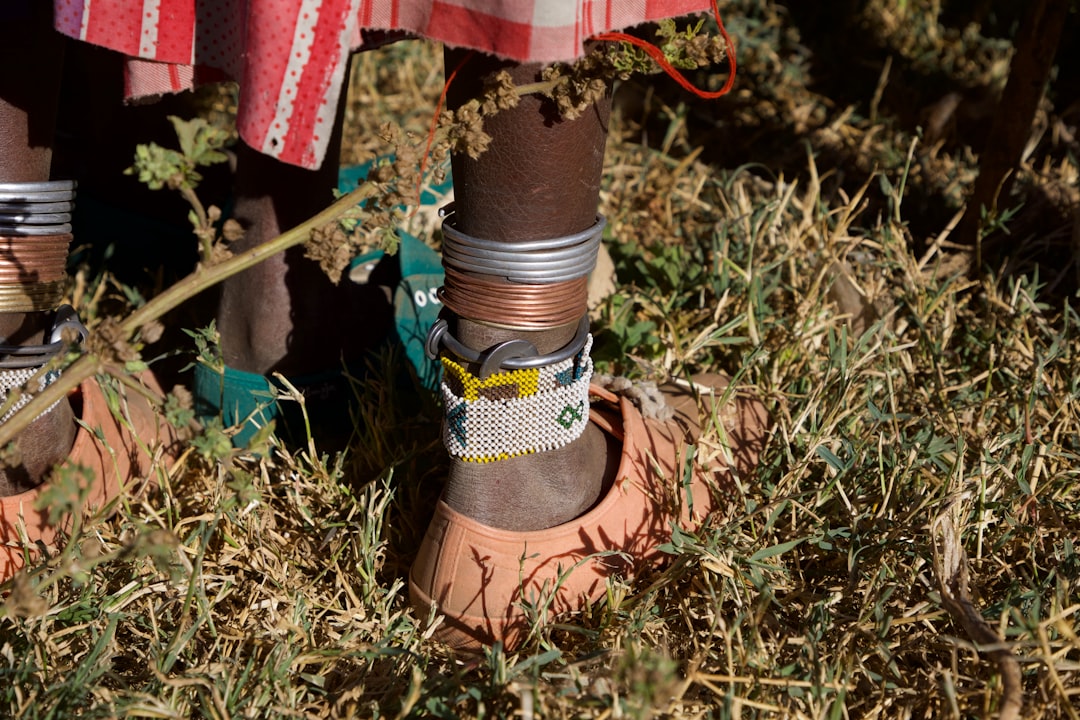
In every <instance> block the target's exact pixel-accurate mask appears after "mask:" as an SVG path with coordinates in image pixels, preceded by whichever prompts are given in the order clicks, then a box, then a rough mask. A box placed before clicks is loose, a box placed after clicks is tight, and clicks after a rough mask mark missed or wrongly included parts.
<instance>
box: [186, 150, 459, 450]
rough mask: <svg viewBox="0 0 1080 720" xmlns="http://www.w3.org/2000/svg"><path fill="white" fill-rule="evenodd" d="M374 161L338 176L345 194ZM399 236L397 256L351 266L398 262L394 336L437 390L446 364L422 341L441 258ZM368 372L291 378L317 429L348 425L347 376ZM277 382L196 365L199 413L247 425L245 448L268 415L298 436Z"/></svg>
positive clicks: (242, 437) (237, 442) (435, 307)
mask: <svg viewBox="0 0 1080 720" xmlns="http://www.w3.org/2000/svg"><path fill="white" fill-rule="evenodd" d="M372 165H373V163H368V164H366V165H361V166H354V167H348V168H343V169H342V171H341V173H340V175H339V180H338V187H339V189H341V190H342V191H346V192H347V191H348V190H350V189H352V188H354V187H356V184H357V183H358V182H359V181H360V180H362V179H364V178H365V177H366V176H367V173H368V172H369V171H370V169H371V167H372ZM451 185H452V181H451V180H450V179H449V178H448V179H447V180H446V181H445V182H444V183H443V184H442V185H440V186H438V188H436V189H437V191H439V192H440V193H443V192H445V191H447V190H448V189H449V187H450V186H451ZM437 200H438V196H436V195H433V194H432V193H430V192H425V194H424V195H422V201H423V202H424V204H429V205H430V204H433V203H434V202H436V201H437ZM398 238H399V239H400V244H399V246H398V251H397V253H396V254H395V255H394V256H388V255H386V253H384V252H383V251H382V250H376V251H374V252H371V253H367V254H366V255H363V256H361V257H359V258H356V259H354V260H353V261H352V266H353V267H355V266H356V265H358V264H361V263H370V262H373V261H377V262H379V263H386V262H390V263H397V265H398V267H399V269H400V272H399V273H394V275H395V276H396V277H399V278H400V280H399V281H398V283H397V287H396V288H394V292H393V303H394V331H395V334H396V337H395V338H392V341H396V342H400V343H401V345H402V346H403V348H404V350H405V356H406V358H407V359H408V360H409V363H410V365H412V367H413V369H414V370H415V371H416V375H417V377H418V378H419V380H420V383H421V384H422V385H423V386H424V387H426V388H428V389H429V390H432V391H434V390H435V389H437V388H438V385H439V379H440V373H441V371H442V368H441V366H440V365H439V363H438V362H437V361H433V360H430V359H428V357H427V355H426V353H425V352H424V340H425V339H426V338H427V333H428V330H430V329H431V326H432V325H434V324H435V321H436V320H438V317H439V311H440V310H441V309H442V305H441V303H440V302H439V299H438V295H437V291H438V289H439V288H440V287H441V286H442V284H443V270H442V260H441V258H440V256H439V254H438V253H437V252H435V251H434V250H432V249H431V248H430V247H428V246H427V244H425V243H424V242H423V241H421V240H419V239H417V238H415V237H413V236H412V235H409V234H408V233H405V232H402V231H398ZM356 373H360V374H359V375H358V374H356ZM363 373H364V369H363V367H362V363H359V364H358V365H357V367H354V368H349V369H348V370H345V369H340V370H329V371H327V372H324V373H318V374H315V375H309V376H305V377H298V378H289V381H290V382H291V383H292V384H293V385H294V386H296V387H297V388H298V389H300V390H302V391H303V392H304V396H305V398H306V399H308V400H309V402H308V403H307V406H308V408H307V409H308V416H309V419H310V421H311V423H312V425H313V426H317V425H321V426H324V427H327V426H329V427H333V426H334V425H336V426H337V427H343V426H342V425H341V423H349V422H351V419H350V417H349V405H350V400H351V398H352V392H351V391H350V387H349V375H352V376H353V377H362V374H363ZM275 385H276V383H275V381H273V380H272V379H270V378H266V377H264V376H262V375H256V374H254V373H249V372H244V371H241V370H237V369H235V368H230V367H226V368H225V369H224V371H223V372H217V371H216V370H214V369H212V368H210V367H209V366H207V365H204V364H202V363H198V364H197V365H196V367H195V379H194V387H193V392H194V395H195V408H196V412H197V413H198V415H199V416H200V417H201V418H203V419H206V418H209V417H220V418H221V421H222V423H223V424H224V426H225V427H232V426H234V425H239V424H241V423H243V427H242V428H241V429H240V431H239V432H238V433H237V434H236V435H235V436H233V445H234V446H235V447H247V445H248V443H249V442H250V440H251V438H252V436H253V435H254V434H255V432H256V431H257V430H258V428H260V427H263V426H265V424H266V423H267V422H269V421H270V420H276V421H277V423H278V432H279V433H280V432H282V431H283V430H284V429H285V428H284V427H282V426H283V425H284V426H286V427H288V426H292V429H293V435H294V436H297V435H296V433H297V432H299V431H301V430H302V427H301V426H300V423H302V420H303V418H302V417H298V416H299V408H298V407H297V404H296V403H292V402H284V403H280V404H279V403H277V402H275V400H274V397H275V395H276V392H275ZM331 423H332V425H328V424H331ZM297 437H298V436H297Z"/></svg>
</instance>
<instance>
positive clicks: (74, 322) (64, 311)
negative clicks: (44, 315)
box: [0, 305, 89, 370]
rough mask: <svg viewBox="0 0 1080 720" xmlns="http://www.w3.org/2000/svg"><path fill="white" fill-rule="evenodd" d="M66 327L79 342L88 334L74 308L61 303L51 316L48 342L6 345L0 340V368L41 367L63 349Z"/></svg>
mask: <svg viewBox="0 0 1080 720" xmlns="http://www.w3.org/2000/svg"><path fill="white" fill-rule="evenodd" d="M67 329H71V330H74V331H75V332H76V334H77V335H78V337H79V342H83V341H84V340H86V336H87V335H88V334H89V333H88V331H87V329H86V326H85V325H83V324H82V321H80V320H79V316H78V315H77V314H76V313H75V309H74V308H73V307H71V306H70V305H61V306H60V307H59V308H57V310H56V315H55V316H54V317H53V323H52V329H51V330H50V331H49V333H48V340H49V342H47V343H43V344H41V345H7V344H5V343H4V342H3V340H0V369H3V370H15V369H21V368H34V367H41V366H42V365H44V364H45V363H47V362H48V361H49V360H51V359H52V358H54V357H56V355H57V354H59V353H60V351H61V350H63V349H64V331H65V330H67Z"/></svg>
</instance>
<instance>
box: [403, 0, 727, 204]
mask: <svg viewBox="0 0 1080 720" xmlns="http://www.w3.org/2000/svg"><path fill="white" fill-rule="evenodd" d="M711 2H712V11H713V17H714V18H716V25H717V27H719V28H720V35H721V36H723V38H724V52H725V53H727V59H728V65H730V66H731V72H730V73H729V74H728V78H727V80H726V81H725V82H724V87H722V88H720V89H719V90H715V91H712V90H702V89H701V88H698V87H695V86H694V85H693V84H692V83H691V82H690V81H689V80H687V79H686V78H685V77H683V75H682V73H680V72H679V71H678V70H676V69H675V66H674V65H672V64H671V63H670V62H668V59H667V58H666V57H664V51H663V50H661V49H660V48H658V47H656V46H655V45H653V44H652V43H651V42H649V41H648V40H643V39H641V38H638V37H634V36H633V35H627V34H626V33H621V32H608V33H600V34H599V35H596V36H594V39H596V40H606V41H611V42H626V43H630V44H631V45H634V46H635V47H639V48H641V49H642V50H644V51H645V53H646V54H647V55H648V56H649V57H651V58H652V59H653V60H654V61H655V62H656V64H657V65H659V66H660V68H661V69H662V70H663V71H664V72H665V73H667V74H668V76H669V77H670V78H671V79H672V80H674V81H675V82H677V83H679V85H681V86H682V87H683V89H685V90H687V91H689V92H692V93H694V94H695V95H697V96H698V97H700V98H704V99H705V100H715V99H716V98H718V97H723V96H724V95H727V94H728V92H730V91H731V88H732V86H733V85H734V84H735V67H736V63H735V46H734V45H732V43H731V37H730V36H729V35H728V32H727V29H726V28H725V27H724V21H723V20H721V19H720V8H719V6H718V5H717V4H716V0H711ZM473 54H474V53H473V51H470V52H468V53H466V54H465V57H463V58H461V62H459V63H458V64H457V67H455V68H454V71H453V72H451V73H450V75H449V76H448V77H447V78H446V82H445V83H444V84H443V89H442V93H440V94H439V102H438V103H436V105H435V116H434V117H433V118H432V119H431V127H430V129H429V130H428V137H427V144H426V145H425V146H424V155H423V157H422V159H421V160H420V175H419V177H417V179H416V206H415V207H414V208H413V210H412V212H411V213H409V217H412V216H413V215H415V214H416V211H417V210H419V209H420V194H421V190H422V186H423V182H424V174H425V173H426V172H427V164H428V158H429V157H430V153H431V145H432V143H433V142H434V141H435V131H436V129H438V126H439V113H441V112H442V106H443V103H444V102H445V101H446V92H447V91H448V90H449V89H450V83H452V82H453V81H454V78H455V77H457V74H458V71H459V70H461V68H462V67H464V65H465V63H466V62H468V60H469V58H471V57H472V56H473Z"/></svg>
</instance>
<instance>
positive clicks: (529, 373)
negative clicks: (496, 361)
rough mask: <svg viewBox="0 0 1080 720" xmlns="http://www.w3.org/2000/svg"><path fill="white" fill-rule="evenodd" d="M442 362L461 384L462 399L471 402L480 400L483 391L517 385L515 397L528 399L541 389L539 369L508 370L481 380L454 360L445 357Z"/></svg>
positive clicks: (445, 368)
mask: <svg viewBox="0 0 1080 720" xmlns="http://www.w3.org/2000/svg"><path fill="white" fill-rule="evenodd" d="M441 360H442V365H443V369H444V371H445V372H446V373H447V374H448V375H451V376H453V377H454V378H456V379H457V381H458V382H459V383H461V387H462V389H463V392H464V394H463V395H462V397H463V398H464V399H465V400H467V401H469V402H472V401H474V400H479V399H480V391H481V390H490V389H493V388H500V387H506V386H513V385H516V386H517V392H516V393H515V397H518V398H526V397H529V396H530V395H535V394H536V391H537V390H538V389H539V388H540V370H539V369H538V368H526V369H523V370H508V371H506V372H500V373H495V374H494V375H489V376H488V377H486V378H484V379H483V380H481V379H480V378H478V377H476V376H475V375H473V374H472V373H471V372H469V371H468V370H466V369H465V368H463V367H461V366H460V365H458V364H457V363H456V362H454V361H453V360H450V359H449V358H445V357H444V358H441Z"/></svg>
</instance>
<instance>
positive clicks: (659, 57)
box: [595, 0, 735, 100]
mask: <svg viewBox="0 0 1080 720" xmlns="http://www.w3.org/2000/svg"><path fill="white" fill-rule="evenodd" d="M712 9H713V17H715V18H716V25H717V26H718V27H719V28H720V34H721V35H722V36H723V37H724V50H725V51H726V52H727V58H728V64H729V65H731V73H730V74H729V75H728V79H727V82H725V83H724V87H722V88H720V89H719V90H716V91H710V90H702V89H700V88H697V87H694V85H693V84H692V83H691V82H690V81H689V80H687V79H686V78H685V77H683V75H682V73H680V72H679V71H678V70H676V69H675V66H674V65H672V64H671V63H670V62H668V59H667V58H666V57H664V51H663V50H661V49H660V48H658V47H656V46H655V45H653V44H652V43H651V42H649V41H648V40H642V39H641V38H637V37H634V36H633V35H627V34H626V33H620V32H609V33H601V34H599V35H596V36H595V38H596V39H597V40H611V41H621V42H627V43H630V44H631V45H634V46H636V47H639V48H641V49H642V50H644V51H645V53H646V54H647V55H648V56H649V57H651V58H652V59H653V60H654V61H655V62H656V64H657V65H659V66H660V67H661V69H663V71H664V72H665V73H667V74H668V76H669V77H671V79H672V80H674V81H675V82H677V83H679V85H681V86H682V87H683V88H684V89H685V90H688V91H690V92H692V93H694V94H695V95H697V96H698V97H700V98H704V99H706V100H715V99H716V98H718V97H721V96H723V95H726V94H727V93H728V92H729V91H730V90H731V86H732V85H734V84H735V46H734V45H732V44H731V38H730V37H728V34H727V30H726V29H725V28H724V22H723V21H722V20H721V19H720V8H719V7H717V5H716V0H712Z"/></svg>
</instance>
